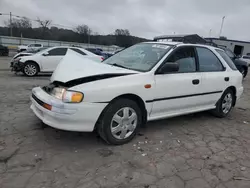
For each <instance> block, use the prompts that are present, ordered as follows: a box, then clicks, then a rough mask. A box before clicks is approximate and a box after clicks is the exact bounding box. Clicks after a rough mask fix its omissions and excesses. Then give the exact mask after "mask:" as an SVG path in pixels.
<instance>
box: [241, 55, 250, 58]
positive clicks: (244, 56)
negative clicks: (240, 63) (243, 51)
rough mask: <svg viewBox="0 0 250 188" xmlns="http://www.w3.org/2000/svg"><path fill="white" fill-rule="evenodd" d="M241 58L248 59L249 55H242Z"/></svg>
mask: <svg viewBox="0 0 250 188" xmlns="http://www.w3.org/2000/svg"><path fill="white" fill-rule="evenodd" d="M242 58H243V59H250V56H245V55H244V56H243V57H242Z"/></svg>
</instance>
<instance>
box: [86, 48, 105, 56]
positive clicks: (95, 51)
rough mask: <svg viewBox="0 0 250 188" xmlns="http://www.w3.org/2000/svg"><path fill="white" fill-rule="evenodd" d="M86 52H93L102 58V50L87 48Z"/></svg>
mask: <svg viewBox="0 0 250 188" xmlns="http://www.w3.org/2000/svg"><path fill="white" fill-rule="evenodd" d="M85 50H88V51H89V52H92V53H94V54H96V55H99V56H102V52H103V50H102V49H100V48H85Z"/></svg>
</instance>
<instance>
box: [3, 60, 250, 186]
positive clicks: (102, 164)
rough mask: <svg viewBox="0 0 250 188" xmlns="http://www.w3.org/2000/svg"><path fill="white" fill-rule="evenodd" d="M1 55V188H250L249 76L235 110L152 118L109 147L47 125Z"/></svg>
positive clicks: (40, 79) (28, 84)
mask: <svg viewBox="0 0 250 188" xmlns="http://www.w3.org/2000/svg"><path fill="white" fill-rule="evenodd" d="M9 60H10V58H7V57H5V58H2V57H1V58H0V104H1V108H0V187H1V188H42V187H44V188H64V187H65V188H66V187H67V188H104V187H112V188H118V187H120V188H125V187H128V188H157V187H158V188H163V187H171V188H184V187H185V188H249V187H250V76H248V77H247V78H246V79H245V80H244V87H245V91H244V94H243V97H242V99H241V100H240V101H238V104H237V106H236V107H235V108H234V110H233V111H232V113H231V114H230V115H229V116H228V117H227V118H225V119H218V118H215V117H213V116H212V115H210V114H209V113H208V112H203V113H197V114H193V115H188V116H181V117H177V118H171V119H168V120H162V121H155V122H152V123H148V126H147V127H146V128H143V129H142V130H141V132H140V133H139V135H138V136H137V137H136V139H134V140H133V141H132V142H130V143H128V144H126V145H123V146H109V145H106V144H105V143H104V142H103V141H102V140H101V139H100V138H98V137H97V136H96V135H95V134H94V133H76V132H66V131H60V130H56V129H53V128H50V127H46V126H44V125H43V124H42V123H41V121H39V119H38V118H36V117H35V116H34V114H33V113H32V112H31V110H30V108H29V106H30V100H29V95H30V90H31V89H32V88H33V87H34V86H38V85H45V84H47V83H48V81H49V77H48V76H44V75H42V76H37V77H35V78H27V77H24V76H22V75H15V74H13V73H11V72H10V71H9V70H7V69H8V66H9V65H8V62H9Z"/></svg>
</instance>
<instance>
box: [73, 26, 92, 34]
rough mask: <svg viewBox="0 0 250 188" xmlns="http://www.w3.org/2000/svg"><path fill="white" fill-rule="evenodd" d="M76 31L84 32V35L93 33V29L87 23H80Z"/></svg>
mask: <svg viewBox="0 0 250 188" xmlns="http://www.w3.org/2000/svg"><path fill="white" fill-rule="evenodd" d="M75 31H76V32H77V33H79V34H82V35H91V33H92V30H91V29H90V28H89V26H87V25H78V26H77V27H76V28H75Z"/></svg>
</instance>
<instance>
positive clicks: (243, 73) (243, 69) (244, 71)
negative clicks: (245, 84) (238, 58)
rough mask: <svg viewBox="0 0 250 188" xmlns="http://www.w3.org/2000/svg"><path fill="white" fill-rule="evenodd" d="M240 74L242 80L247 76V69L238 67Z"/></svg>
mask: <svg viewBox="0 0 250 188" xmlns="http://www.w3.org/2000/svg"><path fill="white" fill-rule="evenodd" d="M239 71H240V73H241V74H242V76H243V78H245V77H246V76H247V68H245V67H240V68H239Z"/></svg>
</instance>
